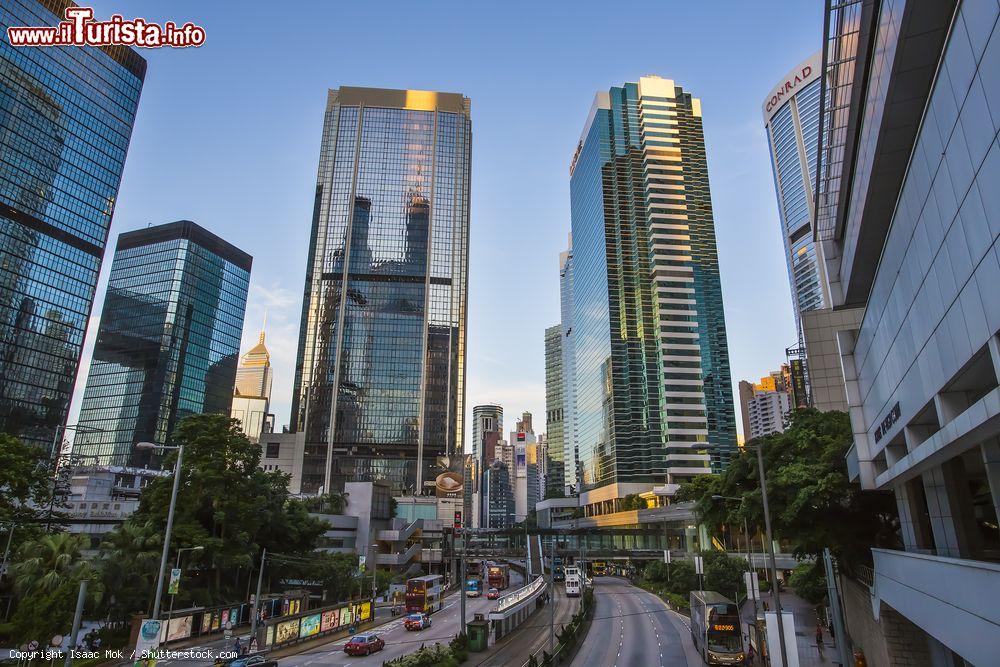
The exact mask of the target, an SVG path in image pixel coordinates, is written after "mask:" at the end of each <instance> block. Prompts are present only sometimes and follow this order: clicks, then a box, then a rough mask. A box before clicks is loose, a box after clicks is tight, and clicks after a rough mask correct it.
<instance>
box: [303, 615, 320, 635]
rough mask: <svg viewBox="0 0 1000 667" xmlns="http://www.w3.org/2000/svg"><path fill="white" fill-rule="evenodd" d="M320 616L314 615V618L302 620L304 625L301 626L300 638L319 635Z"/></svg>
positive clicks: (307, 617) (308, 617)
mask: <svg viewBox="0 0 1000 667" xmlns="http://www.w3.org/2000/svg"><path fill="white" fill-rule="evenodd" d="M319 620H320V615H319V614H313V615H312V616H306V617H305V618H303V619H302V624H301V625H300V626H299V638H300V639H302V638H305V637H312V636H313V635H318V634H319Z"/></svg>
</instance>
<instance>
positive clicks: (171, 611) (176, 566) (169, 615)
mask: <svg viewBox="0 0 1000 667" xmlns="http://www.w3.org/2000/svg"><path fill="white" fill-rule="evenodd" d="M204 548H205V547H203V546H197V547H181V548H180V549H178V550H177V562H176V563H174V569H175V570H179V569H181V552H182V551H202V550H203V549H204ZM175 597H177V595H176V594H175V593H171V594H170V609H168V610H167V618H172V617H173V615H174V598H175Z"/></svg>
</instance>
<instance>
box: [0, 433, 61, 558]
mask: <svg viewBox="0 0 1000 667" xmlns="http://www.w3.org/2000/svg"><path fill="white" fill-rule="evenodd" d="M51 493H52V469H51V466H50V464H49V459H48V456H46V453H45V451H44V450H42V449H41V448H39V447H33V446H31V445H26V444H24V443H22V442H21V441H20V440H18V439H17V438H15V437H13V436H10V435H8V434H6V433H0V524H5V525H4V527H5V528H6V525H7V524H9V523H11V522H13V523H14V524H15V525H16V526H17V528H16V530H17V536H18V538H19V539H21V540H23V539H24V538H26V537H31V536H33V535H35V534H38V529H37V528H36V527H35V526H36V525H37V522H38V519H39V518H40V517H41V516H42V515H43V513H44V511H43V510H41V509H39V508H42V507H46V506H47V505H48V502H49V498H50V496H51ZM4 532H6V530H5V531H4Z"/></svg>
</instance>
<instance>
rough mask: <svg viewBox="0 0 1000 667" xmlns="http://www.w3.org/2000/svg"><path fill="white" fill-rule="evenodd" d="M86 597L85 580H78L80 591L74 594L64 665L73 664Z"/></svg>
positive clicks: (67, 666) (66, 666)
mask: <svg viewBox="0 0 1000 667" xmlns="http://www.w3.org/2000/svg"><path fill="white" fill-rule="evenodd" d="M86 599H87V580H86V579H83V580H81V581H80V592H79V593H78V594H77V596H76V611H75V612H74V613H73V630H72V631H71V632H70V635H69V648H68V650H67V651H66V662H65V663H64V665H65V667H71V665H72V664H73V649H75V648H76V636H77V635H78V634H80V622H81V621H82V620H83V603H84V601H85V600H86Z"/></svg>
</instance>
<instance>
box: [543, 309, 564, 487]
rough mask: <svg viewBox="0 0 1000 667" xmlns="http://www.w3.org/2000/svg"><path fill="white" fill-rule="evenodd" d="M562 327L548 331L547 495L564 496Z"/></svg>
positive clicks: (546, 382) (546, 336)
mask: <svg viewBox="0 0 1000 667" xmlns="http://www.w3.org/2000/svg"><path fill="white" fill-rule="evenodd" d="M562 341H563V333H562V326H560V325H558V324H557V325H555V326H553V327H549V328H548V329H546V330H545V437H546V447H545V451H546V475H545V495H549V496H551V495H553V494H558V495H564V492H565V487H566V452H565V442H566V441H565V439H564V436H563V433H564V431H565V422H564V421H563V419H564V415H565V413H566V409H565V408H566V389H565V384H564V382H563V346H562Z"/></svg>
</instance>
